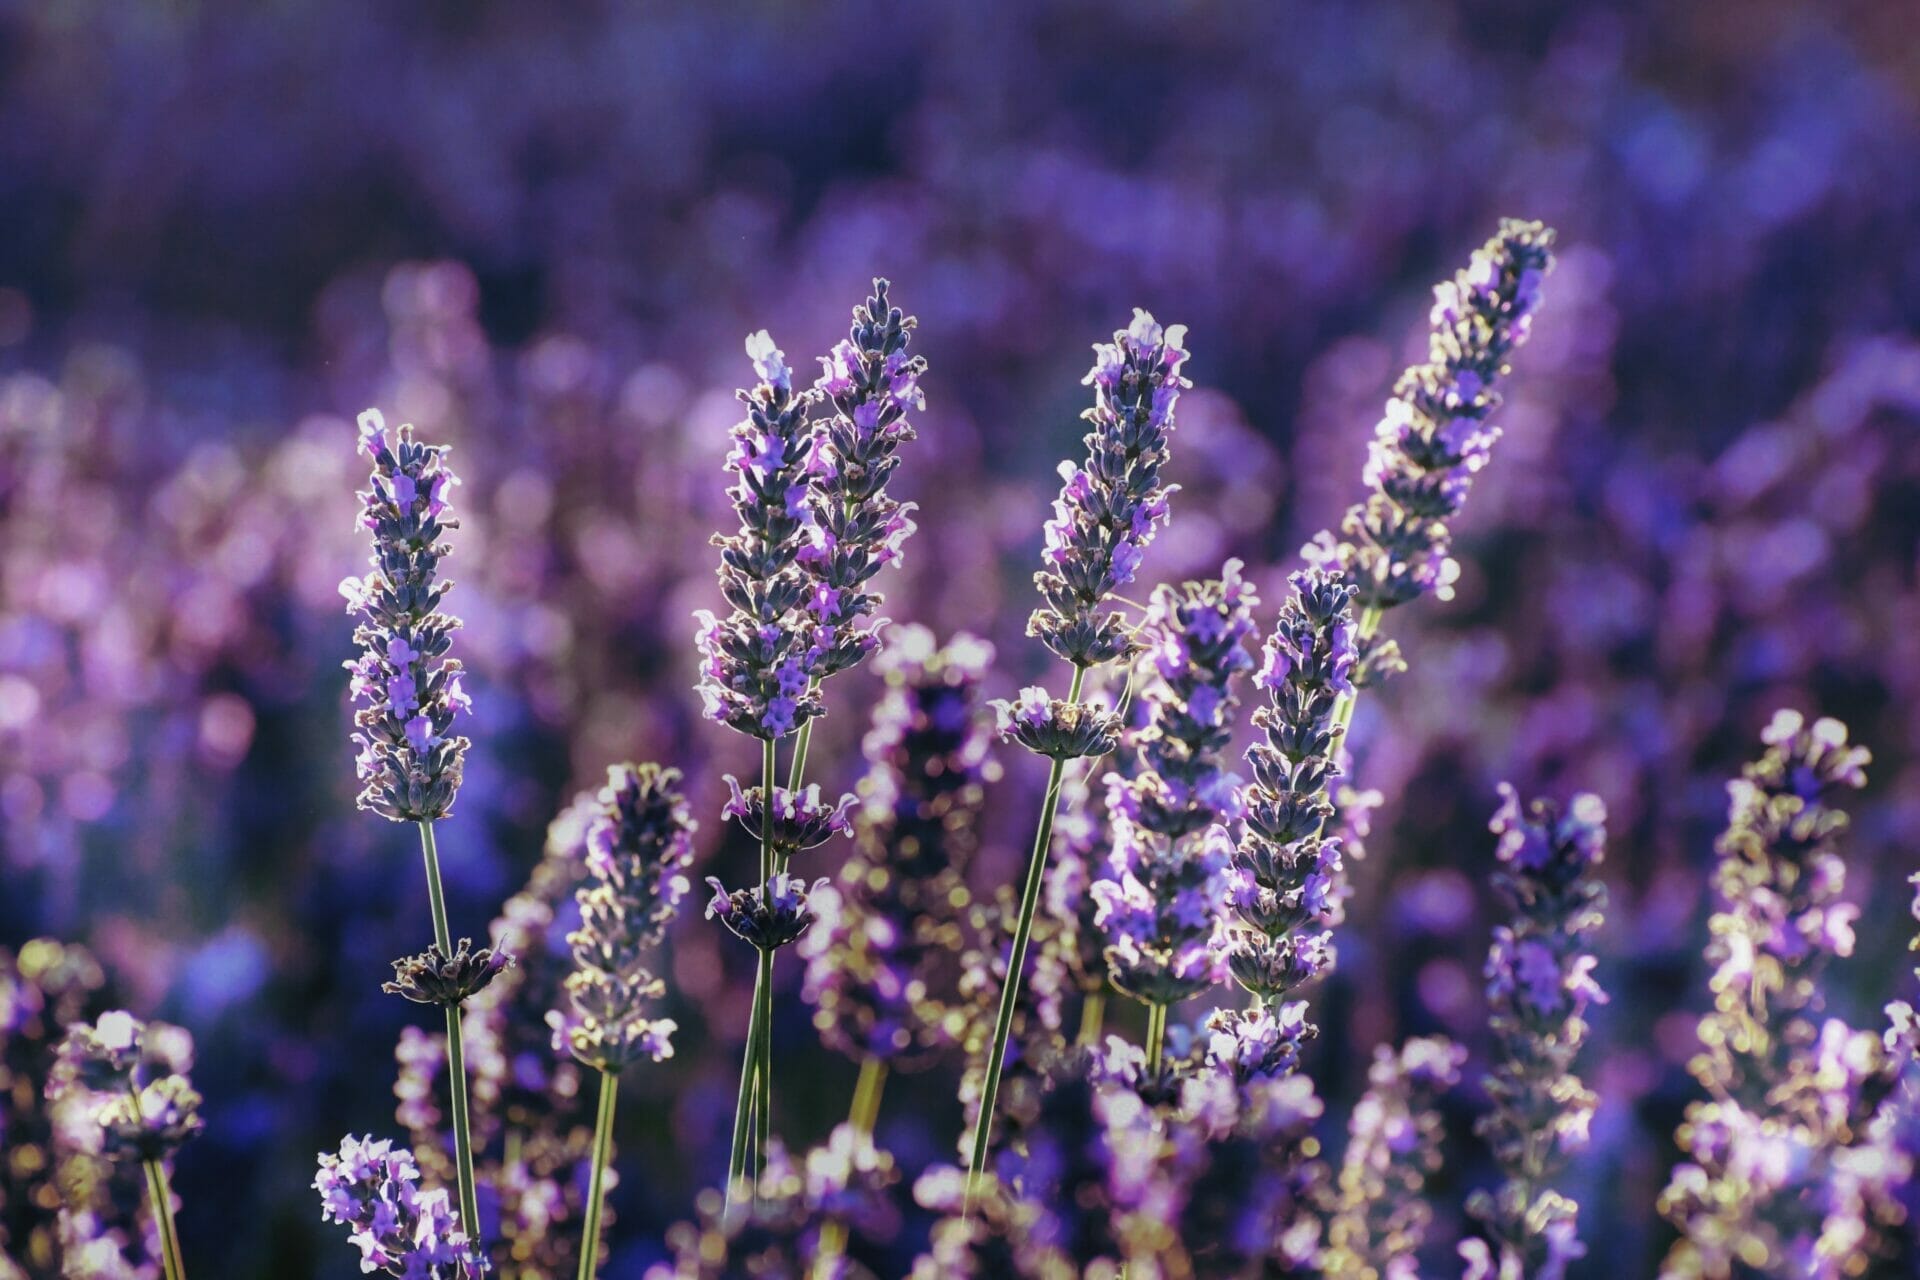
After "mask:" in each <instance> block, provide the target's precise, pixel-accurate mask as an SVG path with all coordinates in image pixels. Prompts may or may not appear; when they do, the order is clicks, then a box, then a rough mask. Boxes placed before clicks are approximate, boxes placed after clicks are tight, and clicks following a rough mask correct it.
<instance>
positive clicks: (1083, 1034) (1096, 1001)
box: [1074, 991, 1107, 1049]
mask: <svg viewBox="0 0 1920 1280" xmlns="http://www.w3.org/2000/svg"><path fill="white" fill-rule="evenodd" d="M1106 1020H1107V993H1106V992H1104V991H1089V992H1088V993H1087V998H1086V1000H1085V1002H1084V1003H1082V1004H1081V1006H1080V1035H1079V1036H1078V1037H1077V1038H1076V1039H1075V1040H1074V1043H1075V1044H1077V1045H1079V1046H1080V1047H1081V1048H1083V1049H1084V1048H1089V1047H1091V1046H1093V1045H1096V1044H1099V1043H1100V1028H1101V1026H1102V1025H1103V1024H1104V1023H1105V1022H1106Z"/></svg>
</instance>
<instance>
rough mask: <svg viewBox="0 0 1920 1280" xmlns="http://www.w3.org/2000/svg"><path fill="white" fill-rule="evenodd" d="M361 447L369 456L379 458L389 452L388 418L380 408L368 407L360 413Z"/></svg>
mask: <svg viewBox="0 0 1920 1280" xmlns="http://www.w3.org/2000/svg"><path fill="white" fill-rule="evenodd" d="M359 426H360V449H361V451H362V452H364V453H365V454H366V455H367V456H368V457H369V458H376V459H377V458H378V457H379V456H380V455H381V454H383V453H385V452H387V419H386V417H385V415H383V414H382V413H381V412H380V411H379V410H378V409H368V410H366V411H365V412H363V413H362V414H361V415H360V421H359Z"/></svg>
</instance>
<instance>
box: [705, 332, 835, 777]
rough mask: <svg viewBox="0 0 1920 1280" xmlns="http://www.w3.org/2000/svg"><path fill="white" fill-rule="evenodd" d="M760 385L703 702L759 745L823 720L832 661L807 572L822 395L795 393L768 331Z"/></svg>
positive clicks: (736, 444)
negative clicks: (811, 605) (820, 637)
mask: <svg viewBox="0 0 1920 1280" xmlns="http://www.w3.org/2000/svg"><path fill="white" fill-rule="evenodd" d="M747 355H748V357H749V358H750V359H751V360H752V361H753V367H754V371H755V373H756V374H758V376H759V378H760V381H759V383H758V384H757V385H756V386H754V387H753V388H752V389H751V390H746V391H741V392H740V393H739V397H740V400H741V402H742V403H743V404H745V405H746V406H747V416H746V418H745V419H744V420H742V421H741V422H740V423H739V424H738V425H736V426H735V427H734V428H733V450H732V452H730V453H729V454H728V455H727V470H729V471H731V472H733V473H734V474H736V475H738V476H739V477H740V478H739V480H738V481H737V482H736V483H735V484H734V486H733V487H732V488H731V489H730V490H728V496H729V497H730V498H731V499H732V501H733V508H734V511H735V512H736V513H737V514H738V515H739V517H740V531H739V532H738V533H735V534H731V535H727V534H716V535H715V536H714V539H713V543H714V545H715V546H717V547H719V548H720V569H719V578H720V593H721V595H722V596H723V597H724V598H725V600H726V602H727V605H728V607H729V609H730V610H731V612H730V613H728V615H727V616H726V617H725V618H716V617H715V616H714V615H713V614H712V613H710V612H708V611H706V610H704V609H703V610H701V611H699V612H698V613H696V614H695V615H694V616H695V617H696V619H698V621H699V623H700V629H699V632H698V633H697V635H696V637H695V640H696V643H697V644H698V645H699V648H700V657H701V662H700V697H701V700H702V702H703V703H704V704H705V709H706V715H707V717H708V718H709V719H711V720H715V721H718V722H719V723H721V724H724V725H729V726H731V727H732V728H735V729H738V730H739V731H740V732H741V733H745V734H750V735H752V736H753V737H756V738H768V739H776V738H784V737H786V736H787V735H788V734H790V733H792V732H793V731H794V730H795V729H798V728H799V727H800V726H801V725H802V724H804V723H806V722H807V721H808V720H810V719H812V718H813V717H814V716H816V715H819V714H820V711H821V705H820V697H819V694H818V693H817V692H816V691H815V690H814V689H813V688H812V682H813V680H814V678H815V677H816V676H818V675H819V674H821V672H822V670H823V667H822V662H823V655H822V654H820V653H818V652H817V651H815V650H814V649H813V626H812V623H811V621H810V618H809V615H808V613H807V604H808V600H809V598H810V597H811V596H812V594H813V590H814V584H813V580H812V579H811V578H810V577H809V575H808V573H807V571H806V570H805V568H804V567H803V566H801V565H800V564H799V562H798V558H797V557H798V555H799V551H800V548H801V547H802V546H803V545H804V536H803V535H804V531H805V529H806V527H807V523H808V521H809V519H810V518H811V508H810V507H809V505H808V504H809V501H810V489H811V486H812V483H813V478H814V477H815V476H816V475H817V474H818V473H819V470H820V467H821V465H822V464H821V461H820V458H819V448H818V445H819V439H818V431H817V430H816V428H815V426H814V424H813V422H812V420H811V417H810V415H811V412H812V409H813V406H814V403H815V394H814V393H813V392H808V391H802V392H799V393H797V394H796V393H795V391H794V389H793V371H792V370H790V369H789V368H787V363H786V357H785V356H784V355H783V354H782V353H781V351H780V350H779V349H778V348H776V347H775V346H774V345H773V339H771V338H769V337H768V336H767V332H766V330H764V329H762V330H761V331H760V332H759V333H756V334H754V335H753V336H752V337H750V338H748V339H747Z"/></svg>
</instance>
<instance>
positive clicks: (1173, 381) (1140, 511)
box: [1027, 310, 1191, 667]
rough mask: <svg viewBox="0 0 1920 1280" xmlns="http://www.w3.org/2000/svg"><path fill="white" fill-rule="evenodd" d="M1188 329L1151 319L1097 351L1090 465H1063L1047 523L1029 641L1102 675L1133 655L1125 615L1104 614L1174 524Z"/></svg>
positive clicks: (1144, 317)
mask: <svg viewBox="0 0 1920 1280" xmlns="http://www.w3.org/2000/svg"><path fill="white" fill-rule="evenodd" d="M1185 339H1186V326H1185V325H1172V326H1169V327H1168V328H1165V329H1162V328H1161V327H1160V326H1159V325H1158V324H1156V323H1155V322H1154V319H1153V317H1152V316H1151V315H1149V314H1147V313H1146V312H1145V311H1140V310H1136V311H1135V312H1134V313H1133V323H1132V324H1131V325H1130V326H1128V327H1127V328H1126V329H1124V330H1122V331H1120V332H1118V333H1115V334H1114V335H1113V341H1112V342H1111V343H1104V342H1103V343H1096V344H1094V348H1093V350H1094V364H1093V370H1092V372H1090V373H1088V374H1087V377H1086V382H1087V384H1088V385H1089V386H1091V387H1093V389H1094V403H1093V408H1091V409H1089V410H1087V412H1086V414H1085V415H1084V416H1085V418H1086V420H1087V421H1088V422H1089V423H1091V424H1092V425H1093V430H1091V431H1089V432H1088V433H1087V436H1086V445H1087V460H1086V464H1085V465H1084V466H1079V467H1076V466H1075V465H1074V464H1073V463H1071V462H1065V463H1062V464H1061V465H1060V475H1061V478H1062V480H1063V481H1064V482H1065V483H1064V484H1063V485H1062V486H1061V489H1060V496H1059V498H1057V499H1055V501H1054V504H1053V510H1054V518H1053V519H1052V520H1049V521H1048V522H1047V527H1046V550H1045V552H1044V553H1043V556H1042V558H1043V560H1044V561H1045V567H1044V568H1042V569H1041V571H1040V572H1039V573H1038V574H1036V575H1035V576H1034V585H1035V586H1037V587H1038V588H1039V589H1040V594H1041V596H1042V597H1043V598H1044V599H1045V601H1046V605H1045V607H1044V608H1041V609H1038V610H1036V611H1035V612H1034V614H1033V617H1032V618H1031V619H1030V620H1029V621H1028V623H1027V634H1028V635H1032V636H1037V637H1039V639H1040V640H1041V642H1042V643H1044V644H1045V645H1046V646H1047V648H1049V649H1051V650H1053V652H1055V653H1057V654H1059V655H1060V656H1061V657H1062V658H1065V659H1066V660H1067V661H1068V662H1071V663H1073V664H1074V665H1075V666H1076V667H1089V666H1098V665H1100V664H1101V663H1105V662H1111V661H1112V660H1113V659H1115V658H1118V657H1121V656H1122V655H1124V654H1126V653H1127V652H1128V651H1129V650H1130V649H1131V648H1132V647H1133V644H1132V640H1131V638H1130V635H1129V628H1128V626H1127V624H1126V622H1125V620H1124V619H1123V618H1121V617H1120V615H1119V614H1117V613H1105V614H1102V613H1101V612H1100V610H1101V606H1102V605H1103V604H1104V603H1105V602H1106V599H1107V596H1108V594H1109V593H1110V592H1113V591H1115V590H1117V589H1119V588H1121V587H1124V586H1126V585H1127V584H1128V583H1130V582H1132V581H1133V579H1134V575H1135V574H1136V573H1137V572H1138V571H1139V568H1140V561H1141V558H1142V556H1143V555H1144V553H1145V551H1146V548H1147V544H1148V543H1150V542H1152V541H1153V534H1154V530H1155V528H1156V527H1157V526H1159V525H1160V524H1161V523H1163V522H1164V521H1165V520H1166V519H1167V512H1168V500H1169V498H1170V497H1171V496H1172V494H1173V492H1174V488H1173V486H1170V485H1163V484H1162V483H1161V482H1160V469H1161V468H1162V467H1163V466H1164V465H1165V464H1166V460H1167V444H1168V440H1167V437H1168V435H1169V433H1170V432H1172V430H1173V425H1174V423H1173V412H1174V406H1175V404H1176V403H1177V402H1178V401H1179V398H1180V392H1181V390H1182V389H1183V388H1185V387H1187V386H1189V385H1191V384H1190V383H1188V382H1187V380H1186V379H1185V378H1182V377H1181V376H1180V366H1181V365H1182V364H1184V363H1185V362H1186V359H1187V353H1186V351H1185V350H1183V349H1182V348H1181V345H1180V344H1181V343H1182V342H1183V341H1185Z"/></svg>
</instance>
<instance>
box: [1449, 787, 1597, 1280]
mask: <svg viewBox="0 0 1920 1280" xmlns="http://www.w3.org/2000/svg"><path fill="white" fill-rule="evenodd" d="M1500 796H1501V805H1500V809H1499V811H1498V812H1497V813H1495V814H1494V817H1493V821H1492V823H1491V830H1492V831H1493V833H1494V835H1495V836H1497V837H1498V845H1497V848H1496V857H1497V858H1498V862H1499V870H1498V871H1496V872H1495V873H1494V877H1493V885H1494V889H1495V890H1496V891H1497V892H1498V893H1499V895H1500V897H1501V898H1502V899H1503V900H1504V901H1505V903H1506V905H1507V908H1508V910H1509V911H1510V912H1511V913H1512V914H1511V916H1510V918H1509V922H1508V923H1507V924H1504V925H1501V926H1499V927H1498V928H1496V929H1495V930H1494V937H1493V946H1492V948H1491V950H1490V952H1489V954H1488V956H1487V967H1486V976H1487V1004H1488V1008H1489V1011H1490V1020H1491V1023H1492V1028H1493V1036H1494V1040H1495V1043H1496V1045H1497V1046H1498V1052H1497V1055H1496V1061H1495V1063H1494V1067H1493V1070H1492V1072H1491V1073H1490V1074H1489V1076H1488V1077H1487V1086H1486V1087H1487V1095H1488V1097H1489V1098H1490V1099H1491V1100H1492V1102H1493V1109H1492V1110H1491V1111H1489V1112H1488V1113H1487V1114H1486V1115H1484V1116H1482V1117H1481V1118H1480V1120H1479V1122H1478V1123H1477V1124H1476V1125H1475V1126H1474V1127H1475V1131H1476V1132H1478V1133H1479V1134H1480V1136H1481V1137H1483V1138H1485V1139H1486V1141H1487V1144H1488V1145H1489V1146H1490V1147H1491V1148H1492V1149H1493V1154H1494V1158H1495V1159H1496V1160H1497V1161H1498V1162H1499V1164H1500V1169H1501V1172H1502V1173H1503V1174H1504V1175H1505V1181H1504V1182H1503V1183H1501V1184H1500V1185H1499V1186H1498V1187H1496V1188H1495V1189H1493V1190H1491V1191H1477V1192H1475V1193H1474V1194H1473V1195H1472V1196H1471V1197H1469V1199H1468V1202H1467V1208H1468V1212H1470V1213H1471V1214H1472V1215H1473V1216H1474V1217H1475V1218H1477V1219H1479V1221H1480V1222H1481V1224H1482V1225H1483V1226H1484V1228H1485V1230H1486V1233H1487V1238H1486V1239H1484V1240H1471V1241H1468V1242H1466V1243H1465V1244H1464V1245H1463V1246H1462V1250H1461V1256H1462V1257H1463V1258H1464V1259H1465V1260H1466V1262H1467V1264H1468V1268H1467V1274H1468V1275H1469V1276H1470V1277H1471V1276H1482V1277H1485V1278H1486V1280H1496V1278H1497V1277H1500V1276H1503V1275H1509V1274H1511V1275H1514V1276H1518V1277H1523V1278H1524V1277H1536V1276H1559V1275H1560V1274H1562V1272H1564V1270H1565V1268H1566V1265H1567V1263H1568V1262H1570V1261H1572V1260H1573V1259H1575V1258H1578V1257H1581V1256H1584V1253H1585V1249H1584V1247H1583V1246H1582V1245H1581V1243H1580V1240H1579V1236H1578V1234H1577V1231H1578V1216H1579V1205H1577V1204H1576V1203H1575V1202H1574V1201H1573V1200H1571V1199H1570V1198H1568V1197H1567V1196H1565V1195H1562V1194H1561V1193H1560V1192H1558V1191H1557V1190H1555V1189H1554V1187H1553V1185H1552V1183H1553V1180H1554V1179H1555V1178H1556V1177H1557V1176H1558V1175H1559V1174H1560V1172H1561V1171H1562V1170H1563V1169H1565V1167H1566V1165H1567V1162H1568V1161H1569V1160H1570V1159H1571V1158H1572V1157H1573V1156H1574V1155H1575V1154H1577V1153H1578V1152H1580V1151H1581V1150H1582V1149H1584V1148H1585V1146H1586V1143H1587V1132H1588V1127H1589V1124H1590V1122H1591V1120H1592V1118H1593V1112H1594V1107H1595V1106H1596V1104H1597V1101H1598V1100H1597V1099H1596V1098H1595V1096H1594V1094H1593V1092H1592V1091H1591V1090H1590V1089H1588V1088H1587V1087H1586V1085H1585V1084H1583V1083H1582V1082H1581V1080H1580V1077H1579V1076H1578V1075H1576V1074H1575V1073H1574V1070H1573V1064H1574V1060H1575V1058H1576V1057H1577V1056H1578V1054H1579V1052H1580V1048H1581V1046H1582V1044H1583V1043H1584V1042H1585V1040H1586V1036H1587V1023H1586V1011H1587V1007H1588V1006H1589V1005H1590V1004H1593V1003H1598V1002H1602V1001H1604V1000H1605V999H1606V995H1605V993H1604V992H1602V991H1601V989H1600V987H1599V985H1598V984H1597V983H1596V982H1595V981H1594V979H1593V967H1594V955H1593V948H1592V944H1591V942H1590V940H1589V935H1591V934H1592V933H1593V931H1594V930H1595V929H1598V928H1599V927H1600V923H1601V917H1602V914H1603V912H1604V911H1605V908H1606V899H1607V894H1606V888H1605V886H1603V885H1602V884H1600V882H1599V880H1598V878H1597V872H1598V869H1599V865H1600V862H1601V859H1602V857H1603V856H1604V850H1605V844H1606V820H1607V812H1606V807H1605V806H1604V805H1603V804H1602V803H1601V801H1600V798H1599V797H1598V796H1594V795H1588V794H1582V795H1578V796H1575V797H1574V799H1573V800H1572V802H1571V803H1569V804H1568V805H1567V806H1566V807H1565V808H1564V809H1563V808H1561V807H1559V806H1557V805H1554V804H1552V803H1549V802H1547V801H1544V800H1536V801H1534V802H1533V804H1532V805H1530V806H1528V807H1526V808H1524V809H1523V808H1522V807H1521V804H1520V797H1519V794H1518V793H1517V792H1515V791H1514V789H1513V788H1512V787H1511V786H1508V785H1507V784H1505V783H1502V784H1501V786H1500Z"/></svg>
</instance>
